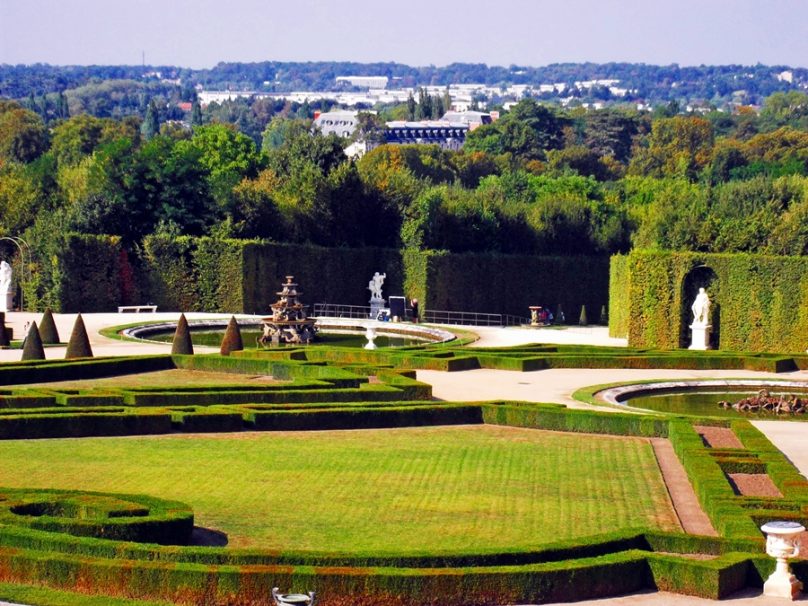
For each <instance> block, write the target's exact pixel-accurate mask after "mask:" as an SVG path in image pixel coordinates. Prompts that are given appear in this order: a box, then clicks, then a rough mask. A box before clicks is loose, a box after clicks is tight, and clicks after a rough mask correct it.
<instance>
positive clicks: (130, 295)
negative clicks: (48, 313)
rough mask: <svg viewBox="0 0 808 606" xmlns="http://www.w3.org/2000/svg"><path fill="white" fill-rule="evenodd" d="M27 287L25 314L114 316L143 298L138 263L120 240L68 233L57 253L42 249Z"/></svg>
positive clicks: (35, 252)
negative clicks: (109, 313) (115, 311)
mask: <svg viewBox="0 0 808 606" xmlns="http://www.w3.org/2000/svg"><path fill="white" fill-rule="evenodd" d="M32 252H33V254H34V255H35V258H34V264H33V268H32V271H31V277H30V279H28V280H27V281H26V282H25V283H24V285H23V286H24V296H25V308H26V310H34V309H37V310H44V309H45V308H46V307H50V308H51V309H52V310H53V311H55V312H61V313H71V312H99V311H110V310H113V309H115V308H116V307H117V306H118V305H127V304H131V303H133V302H134V301H136V300H137V299H139V298H140V296H141V281H140V280H138V277H137V274H138V272H139V270H138V265H139V264H138V261H137V259H136V258H135V257H134V256H133V255H130V254H129V253H127V252H126V251H125V250H124V248H123V246H122V244H121V239H120V237H118V236H91V235H81V234H66V235H62V236H61V237H60V238H59V242H58V246H56V247H55V251H49V250H38V249H37V247H36V246H35V247H34V250H33V251H32Z"/></svg>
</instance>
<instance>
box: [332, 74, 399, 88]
mask: <svg viewBox="0 0 808 606" xmlns="http://www.w3.org/2000/svg"><path fill="white" fill-rule="evenodd" d="M341 82H344V83H346V84H350V85H351V86H355V87H357V88H387V76H337V84H339V83H341Z"/></svg>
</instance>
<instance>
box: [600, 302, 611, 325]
mask: <svg viewBox="0 0 808 606" xmlns="http://www.w3.org/2000/svg"><path fill="white" fill-rule="evenodd" d="M600 324H601V326H608V324H609V314H608V313H607V312H606V306H605V305H601V306H600Z"/></svg>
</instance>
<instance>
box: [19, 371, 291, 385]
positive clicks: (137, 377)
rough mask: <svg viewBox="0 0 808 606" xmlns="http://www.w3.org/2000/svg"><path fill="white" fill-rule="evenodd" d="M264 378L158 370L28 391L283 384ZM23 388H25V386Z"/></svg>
mask: <svg viewBox="0 0 808 606" xmlns="http://www.w3.org/2000/svg"><path fill="white" fill-rule="evenodd" d="M283 382H284V381H277V380H274V379H272V377H267V376H264V375H260V376H259V375H239V374H233V373H227V372H210V371H205V370H185V369H182V368H175V369H171V370H158V371H155V372H143V373H138V374H132V375H120V376H117V377H107V378H104V379H86V380H83V381H54V382H51V383H30V384H26V385H24V387H26V388H28V387H45V388H47V389H105V388H106V389H109V388H112V387H116V388H122V389H125V388H127V387H141V388H142V387H154V388H167V387H186V386H189V385H190V386H193V387H204V386H208V385H213V386H220V385H238V386H244V385H250V384H255V385H256V386H259V387H260V386H261V385H270V384H275V383H283ZM21 387H23V386H21Z"/></svg>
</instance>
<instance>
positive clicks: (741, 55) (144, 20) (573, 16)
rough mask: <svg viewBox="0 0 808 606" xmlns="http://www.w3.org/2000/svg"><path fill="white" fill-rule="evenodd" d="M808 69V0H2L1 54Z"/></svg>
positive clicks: (86, 60)
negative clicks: (623, 63)
mask: <svg viewBox="0 0 808 606" xmlns="http://www.w3.org/2000/svg"><path fill="white" fill-rule="evenodd" d="M142 52H145V55H146V63H148V64H152V65H166V64H171V65H181V66H186V67H212V66H213V65H215V64H216V63H218V62H219V61H266V60H281V61H292V60H296V61H319V60H340V61H342V60H350V61H396V62H400V63H408V64H410V65H427V64H435V65H445V64H447V63H452V62H455V61H458V62H479V63H487V64H489V65H511V64H517V65H546V64H548V63H556V62H565V61H576V62H577V61H593V62H598V63H602V62H607V61H634V62H643V63H655V64H669V63H679V64H681V65H698V64H702V63H704V64H727V63H741V64H755V63H764V64H769V65H779V64H787V65H792V66H801V67H808V0H665V1H657V0H600V1H598V0H532V1H531V0H486V1H484V2H483V1H480V0H464V1H462V2H458V1H455V2H451V3H449V2H442V1H441V0H399V1H397V2H388V1H385V0H340V1H331V0H319V1H318V0H283V1H279V0H263V1H259V0H159V1H158V0H128V1H126V2H121V1H119V0H0V63H12V64H13V63H36V62H44V63H51V64H57V65H70V64H139V63H140V62H141V53H142Z"/></svg>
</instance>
